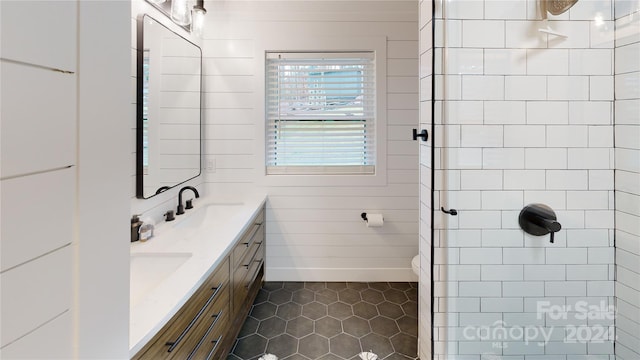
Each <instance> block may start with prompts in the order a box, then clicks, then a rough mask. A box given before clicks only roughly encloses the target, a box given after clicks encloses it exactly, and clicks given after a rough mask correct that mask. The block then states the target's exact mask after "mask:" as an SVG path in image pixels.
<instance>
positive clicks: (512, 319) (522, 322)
mask: <svg viewBox="0 0 640 360" xmlns="http://www.w3.org/2000/svg"><path fill="white" fill-rule="evenodd" d="M504 322H505V323H506V324H507V326H509V327H532V326H544V318H539V317H538V316H537V314H532V313H519V314H504Z"/></svg>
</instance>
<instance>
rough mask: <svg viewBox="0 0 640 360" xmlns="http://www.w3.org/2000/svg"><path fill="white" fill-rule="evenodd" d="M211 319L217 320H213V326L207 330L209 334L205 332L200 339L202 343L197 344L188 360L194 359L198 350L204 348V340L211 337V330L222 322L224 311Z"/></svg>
mask: <svg viewBox="0 0 640 360" xmlns="http://www.w3.org/2000/svg"><path fill="white" fill-rule="evenodd" d="M211 317H214V318H216V319H215V320H213V322H212V323H211V325H209V328H208V329H207V332H205V333H204V335H202V338H201V339H200V341H198V344H196V347H194V348H193V350H191V353H190V354H189V356H188V357H187V360H191V359H193V356H194V355H195V354H196V352H197V351H198V349H200V346H202V344H203V343H204V339H206V338H207V336H209V333H211V330H213V328H214V327H215V326H216V323H217V322H218V320H220V318H221V317H222V310H220V312H219V313H217V314H215V315H213V316H211ZM220 337H222V335H220ZM217 345H218V344H216V346H217Z"/></svg>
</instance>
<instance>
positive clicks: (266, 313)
mask: <svg viewBox="0 0 640 360" xmlns="http://www.w3.org/2000/svg"><path fill="white" fill-rule="evenodd" d="M276 309H277V306H276V305H274V304H272V303H268V302H266V303H262V304H258V305H254V306H253V308H252V309H251V316H252V317H254V318H256V319H258V320H264V319H268V318H270V317H272V316H273V315H275V314H276Z"/></svg>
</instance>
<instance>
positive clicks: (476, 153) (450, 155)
mask: <svg viewBox="0 0 640 360" xmlns="http://www.w3.org/2000/svg"><path fill="white" fill-rule="evenodd" d="M438 153H440V156H438ZM440 157H443V159H442V160H441V161H438V160H440ZM435 158H436V168H439V167H441V168H442V167H443V166H444V167H443V168H444V169H482V149H479V148H452V147H450V148H446V149H436V157H435Z"/></svg>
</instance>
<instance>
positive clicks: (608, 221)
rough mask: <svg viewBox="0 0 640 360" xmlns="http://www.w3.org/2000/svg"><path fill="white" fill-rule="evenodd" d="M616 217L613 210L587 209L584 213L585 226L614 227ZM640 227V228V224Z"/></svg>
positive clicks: (596, 227) (595, 227)
mask: <svg viewBox="0 0 640 360" xmlns="http://www.w3.org/2000/svg"><path fill="white" fill-rule="evenodd" d="M614 218H615V213H614V211H613V210H587V211H585V213H584V224H585V227H587V228H592V229H613V227H614V224H615V220H614ZM636 221H637V218H636ZM639 224H640V223H639ZM638 227H639V228H640V226H638Z"/></svg>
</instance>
